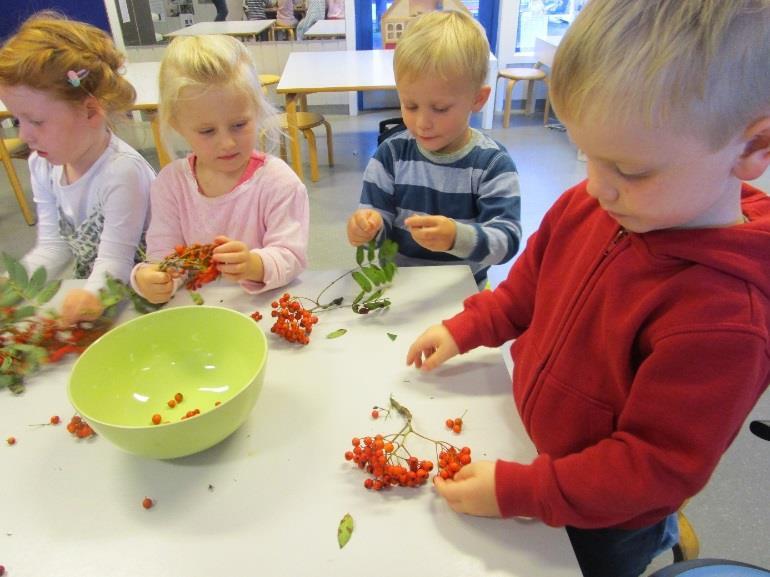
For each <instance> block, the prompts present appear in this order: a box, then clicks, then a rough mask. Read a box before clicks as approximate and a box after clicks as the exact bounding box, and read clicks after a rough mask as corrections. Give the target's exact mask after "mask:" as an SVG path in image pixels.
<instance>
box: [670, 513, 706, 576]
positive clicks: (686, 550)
mask: <svg viewBox="0 0 770 577" xmlns="http://www.w3.org/2000/svg"><path fill="white" fill-rule="evenodd" d="M676 517H677V521H678V524H679V543H677V544H676V545H674V547H673V548H672V550H673V553H674V562H675V563H678V562H679V561H689V560H690V559H697V558H698V555H699V554H700V543H699V542H698V536H697V535H696V534H695V529H693V526H692V524H691V523H690V521H689V520H688V519H687V517H685V515H684V513H682V511H681V509H680V510H679V511H677V513H676Z"/></svg>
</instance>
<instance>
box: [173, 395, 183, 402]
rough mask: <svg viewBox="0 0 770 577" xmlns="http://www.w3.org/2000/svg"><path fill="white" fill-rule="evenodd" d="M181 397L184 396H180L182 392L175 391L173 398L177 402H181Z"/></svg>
mask: <svg viewBox="0 0 770 577" xmlns="http://www.w3.org/2000/svg"><path fill="white" fill-rule="evenodd" d="M183 399H184V396H182V393H177V394H176V395H174V400H176V402H177V403H181V402H182V400H183Z"/></svg>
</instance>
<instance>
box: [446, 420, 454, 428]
mask: <svg viewBox="0 0 770 577" xmlns="http://www.w3.org/2000/svg"><path fill="white" fill-rule="evenodd" d="M444 424H445V425H446V428H447V429H451V428H452V427H454V425H455V421H454V419H447V420H446V422H445V423H444Z"/></svg>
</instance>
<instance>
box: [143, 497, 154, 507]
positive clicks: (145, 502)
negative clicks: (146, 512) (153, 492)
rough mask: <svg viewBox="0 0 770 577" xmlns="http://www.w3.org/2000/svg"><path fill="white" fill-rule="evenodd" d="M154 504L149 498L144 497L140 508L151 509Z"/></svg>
mask: <svg viewBox="0 0 770 577" xmlns="http://www.w3.org/2000/svg"><path fill="white" fill-rule="evenodd" d="M154 504H155V503H154V502H153V500H152V499H150V498H149V497H145V498H144V500H143V501H142V507H144V508H145V509H152V506H153V505H154Z"/></svg>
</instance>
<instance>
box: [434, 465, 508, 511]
mask: <svg viewBox="0 0 770 577" xmlns="http://www.w3.org/2000/svg"><path fill="white" fill-rule="evenodd" d="M433 483H434V485H435V487H436V492H438V494H439V495H441V496H442V497H443V498H444V499H446V501H447V503H448V504H449V506H450V507H451V508H452V509H453V510H454V511H456V512H458V513H466V514H468V515H477V516H479V517H500V516H501V515H500V507H499V506H498V504H497V494H496V491H495V463H493V462H492V461H475V462H473V463H469V464H467V465H464V466H463V467H462V468H461V469H460V470H459V471H457V472H456V473H455V474H454V477H453V478H452V479H443V478H441V477H440V476H436V477H435V478H434V479H433Z"/></svg>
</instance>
